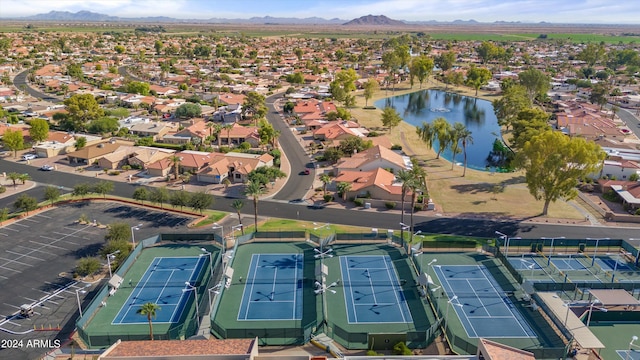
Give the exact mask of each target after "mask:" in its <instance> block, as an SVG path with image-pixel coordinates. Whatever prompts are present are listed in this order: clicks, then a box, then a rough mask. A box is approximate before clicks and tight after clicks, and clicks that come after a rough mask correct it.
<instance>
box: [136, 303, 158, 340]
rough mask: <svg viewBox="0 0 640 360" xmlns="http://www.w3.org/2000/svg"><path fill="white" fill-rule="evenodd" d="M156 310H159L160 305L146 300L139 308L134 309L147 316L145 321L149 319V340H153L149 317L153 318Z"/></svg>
mask: <svg viewBox="0 0 640 360" xmlns="http://www.w3.org/2000/svg"><path fill="white" fill-rule="evenodd" d="M158 310H160V306H159V305H158V304H154V303H152V302H148V303H145V304H143V305H141V306H140V309H138V311H136V313H137V314H140V315H146V316H147V321H149V337H150V338H151V340H153V325H151V319H155V317H156V312H157V311H158Z"/></svg>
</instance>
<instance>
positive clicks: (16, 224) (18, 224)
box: [12, 222, 29, 231]
mask: <svg viewBox="0 0 640 360" xmlns="http://www.w3.org/2000/svg"><path fill="white" fill-rule="evenodd" d="M12 225H15V226H22V227H26V228H28V227H29V225H24V224H20V223H17V222H15V223H13V224H12ZM16 231H19V230H16Z"/></svg>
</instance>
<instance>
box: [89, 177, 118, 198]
mask: <svg viewBox="0 0 640 360" xmlns="http://www.w3.org/2000/svg"><path fill="white" fill-rule="evenodd" d="M112 191H113V183H112V182H111V181H106V180H105V181H100V182H99V183H97V184H95V185H93V192H94V193H96V194H101V195H102V196H103V197H104V198H105V199H106V198H107V194H108V193H110V192H112Z"/></svg>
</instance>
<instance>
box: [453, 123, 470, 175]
mask: <svg viewBox="0 0 640 360" xmlns="http://www.w3.org/2000/svg"><path fill="white" fill-rule="evenodd" d="M465 130H466V128H465V127H464V124H462V123H459V122H457V121H456V123H455V124H453V127H449V146H450V149H451V170H453V166H454V165H455V164H456V155H458V154H459V153H460V136H461V135H462V132H463V131H465Z"/></svg>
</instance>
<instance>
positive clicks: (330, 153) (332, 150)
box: [324, 146, 344, 164]
mask: <svg viewBox="0 0 640 360" xmlns="http://www.w3.org/2000/svg"><path fill="white" fill-rule="evenodd" d="M343 156H344V153H343V152H342V150H340V148H338V147H335V146H330V147H327V148H326V149H325V150H324V160H325V161H328V162H329V163H330V164H335V163H337V162H338V161H339V160H340V159H342V157H343Z"/></svg>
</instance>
